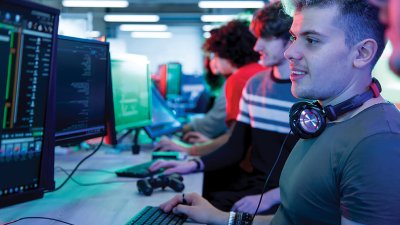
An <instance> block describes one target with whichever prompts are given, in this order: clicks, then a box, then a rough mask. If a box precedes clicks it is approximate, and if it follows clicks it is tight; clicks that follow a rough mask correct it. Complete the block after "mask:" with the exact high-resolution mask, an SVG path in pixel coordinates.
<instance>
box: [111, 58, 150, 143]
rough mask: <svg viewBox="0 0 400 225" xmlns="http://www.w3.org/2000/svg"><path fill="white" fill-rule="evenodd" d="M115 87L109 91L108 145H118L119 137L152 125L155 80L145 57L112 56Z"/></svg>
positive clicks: (112, 81)
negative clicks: (124, 133) (152, 86)
mask: <svg viewBox="0 0 400 225" xmlns="http://www.w3.org/2000/svg"><path fill="white" fill-rule="evenodd" d="M111 58H112V61H111V77H112V79H111V83H112V84H111V85H110V86H109V87H108V91H109V96H108V97H109V102H108V104H109V105H110V106H113V107H109V111H108V113H107V114H108V116H107V117H108V119H107V120H108V135H107V138H106V143H107V144H111V145H113V146H115V145H117V144H118V140H117V133H118V132H122V131H124V130H128V132H130V131H131V130H132V129H135V128H141V127H144V126H146V125H149V124H151V116H152V110H151V91H150V87H151V80H150V73H149V63H148V60H147V58H146V57H145V56H140V55H133V54H123V55H117V54H112V55H111Z"/></svg>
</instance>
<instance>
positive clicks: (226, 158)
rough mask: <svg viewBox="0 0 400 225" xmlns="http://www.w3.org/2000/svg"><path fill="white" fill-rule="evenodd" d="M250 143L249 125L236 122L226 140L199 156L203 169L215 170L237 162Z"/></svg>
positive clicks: (242, 156)
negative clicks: (219, 145) (206, 153)
mask: <svg viewBox="0 0 400 225" xmlns="http://www.w3.org/2000/svg"><path fill="white" fill-rule="evenodd" d="M250 143H251V127H250V125H249V124H245V123H242V122H236V124H235V126H234V128H233V131H232V134H231V136H230V138H229V140H228V142H226V143H225V144H224V145H223V146H221V147H220V148H219V149H217V150H216V151H214V152H212V153H210V154H208V155H205V156H203V157H201V160H202V161H203V163H204V166H205V167H204V171H212V170H217V169H221V168H225V167H227V166H230V165H233V164H235V163H239V162H240V160H242V159H243V158H244V155H245V154H246V150H247V149H248V148H249V146H250Z"/></svg>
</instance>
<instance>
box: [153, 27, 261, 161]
mask: <svg viewBox="0 0 400 225" xmlns="http://www.w3.org/2000/svg"><path fill="white" fill-rule="evenodd" d="M255 42H256V38H255V37H254V36H253V35H252V34H251V32H250V31H249V27H248V24H247V22H245V21H240V20H233V21H231V22H229V23H227V24H226V25H224V26H222V27H220V28H219V29H218V30H217V31H216V32H214V33H211V37H210V38H208V39H207V40H206V42H205V44H204V47H203V48H204V50H205V51H207V52H209V53H212V55H213V56H212V59H211V61H212V62H213V63H215V64H214V65H215V67H216V68H217V70H218V71H219V73H220V74H224V75H229V74H231V75H230V76H229V78H228V79H227V80H226V85H225V96H226V118H225V122H226V125H227V126H228V128H229V129H228V131H227V132H225V133H224V134H222V135H220V136H219V137H217V138H215V139H212V140H210V141H208V142H206V143H203V144H201V145H192V146H191V147H185V146H182V145H179V144H176V143H175V142H173V141H172V140H170V139H168V138H163V139H161V141H160V142H158V143H157V144H156V146H155V148H156V149H159V150H160V151H165V150H171V149H172V150H175V151H182V152H187V153H189V154H191V155H206V154H208V153H210V152H213V151H215V150H216V149H218V148H219V147H220V146H222V145H223V144H224V143H226V141H227V140H228V139H229V137H230V134H231V130H232V129H233V127H234V125H235V123H236V117H237V115H238V113H239V101H240V97H241V93H242V90H243V88H244V86H245V84H246V82H247V81H248V80H249V79H250V78H251V77H252V76H254V75H255V74H256V73H258V72H260V71H263V70H264V69H265V68H264V67H263V66H262V65H260V64H258V63H257V62H258V60H259V58H260V55H259V54H258V53H257V52H255V51H253V46H254V44H255ZM186 138H190V137H186Z"/></svg>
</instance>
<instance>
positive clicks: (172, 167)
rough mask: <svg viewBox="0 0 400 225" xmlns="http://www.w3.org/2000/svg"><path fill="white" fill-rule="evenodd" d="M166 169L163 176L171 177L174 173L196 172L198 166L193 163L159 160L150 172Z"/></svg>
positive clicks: (150, 168)
mask: <svg viewBox="0 0 400 225" xmlns="http://www.w3.org/2000/svg"><path fill="white" fill-rule="evenodd" d="M161 168H165V170H164V172H163V174H165V175H169V174H172V173H179V174H186V173H191V172H194V171H195V170H196V168H197V164H196V163H195V162H193V161H177V160H157V161H155V162H154V163H153V164H152V165H151V166H150V167H149V170H150V171H157V170H159V169H161Z"/></svg>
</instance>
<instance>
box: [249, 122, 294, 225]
mask: <svg viewBox="0 0 400 225" xmlns="http://www.w3.org/2000/svg"><path fill="white" fill-rule="evenodd" d="M291 133H292V130H290V131H289V133H288V134H287V135H286V137H285V140H283V143H282V145H281V149H280V150H279V154H278V156H277V157H276V160H275V162H274V165H273V166H272V168H271V170H270V171H269V174H268V176H267V179H266V180H265V183H264V187H263V191H262V193H261V197H260V200H259V201H258V205H257V208H256V211H255V212H254V215H253V218H252V219H251V223H250V224H253V220H254V218H255V217H256V215H257V212H258V209H259V208H260V205H261V201H262V198H263V196H264V192H266V191H267V184H268V181H269V178H270V177H271V175H272V172H274V169H275V166H276V164H277V163H278V161H279V158H280V157H281V154H282V151H283V147H285V144H286V141H287V139H288V138H289V136H290V134H291Z"/></svg>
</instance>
